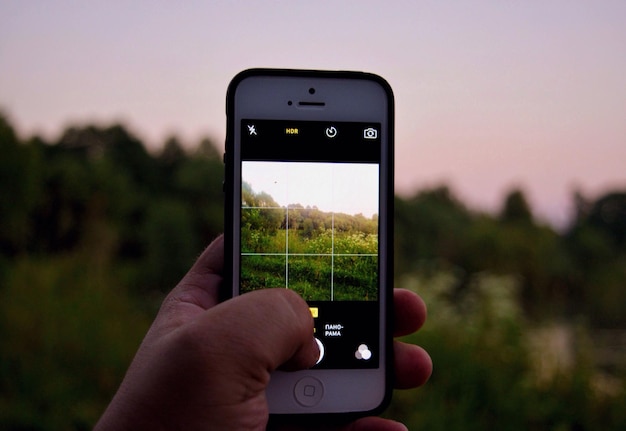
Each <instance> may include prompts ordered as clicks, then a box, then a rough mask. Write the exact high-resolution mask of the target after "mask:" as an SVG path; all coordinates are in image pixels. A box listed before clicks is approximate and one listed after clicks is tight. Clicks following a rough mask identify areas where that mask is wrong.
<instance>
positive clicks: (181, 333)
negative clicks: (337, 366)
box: [95, 237, 432, 431]
mask: <svg viewBox="0 0 626 431" xmlns="http://www.w3.org/2000/svg"><path fill="white" fill-rule="evenodd" d="M223 247H224V244H223V238H222V237H220V238H218V239H216V240H215V241H214V242H213V243H211V244H210V245H209V247H207V249H206V250H205V251H204V253H203V254H202V256H200V258H199V259H198V261H197V262H196V263H195V264H194V265H193V267H192V268H191V270H190V271H189V272H188V273H187V274H186V275H185V277H183V279H182V280H181V282H180V283H179V284H178V285H177V286H176V287H175V288H174V289H173V290H172V292H171V293H170V294H169V295H168V296H167V297H166V298H165V300H164V301H163V304H162V306H161V309H160V311H159V313H158V315H157V317H156V318H155V320H154V322H153V324H152V326H151V328H150V330H149V331H148V333H147V334H146V337H145V338H144V340H143V342H142V343H141V346H140V347H139V350H138V351H137V354H136V356H135V358H134V359H133V362H132V364H131V366H130V367H129V369H128V372H127V374H126V376H125V377H124V380H123V382H122V384H121V386H120V388H119V390H118V391H117V393H116V394H115V396H114V398H113V400H112V401H111V403H110V405H109V407H108V408H107V410H106V411H105V413H104V414H103V416H102V418H101V419H100V421H99V422H98V424H97V425H96V428H95V430H96V431H99V430H126V429H128V430H130V429H132V430H143V429H146V430H148V429H150V430H173V429H184V430H221V429H233V430H241V429H247V430H264V429H265V428H266V426H267V420H268V410H267V403H266V399H265V388H266V386H267V384H268V382H269V378H270V374H271V372H272V371H273V370H275V369H277V368H281V369H303V368H308V367H311V366H312V365H314V364H315V362H316V360H317V357H318V354H319V352H318V349H317V344H316V342H315V340H314V338H313V335H312V334H313V319H312V317H311V314H310V312H309V309H308V306H307V304H306V302H305V301H304V300H303V299H302V298H300V296H298V295H297V294H296V293H294V292H293V291H290V290H287V289H264V290H260V291H255V292H251V293H247V294H245V295H242V296H239V297H236V298H233V299H230V300H228V301H225V302H222V303H219V300H218V298H219V287H220V284H221V281H222V275H221V274H222V270H223V257H224V249H223ZM394 304H395V308H396V313H395V314H396V322H395V333H396V335H397V336H399V335H405V334H408V333H411V332H414V331H416V330H417V329H418V328H419V327H420V326H421V325H422V324H423V322H424V320H425V318H426V307H425V305H424V303H423V301H422V300H421V299H420V298H419V297H418V296H417V295H416V294H414V293H412V292H409V291H404V290H397V291H396V292H395V295H394ZM394 349H395V361H396V362H395V370H396V384H397V386H398V387H399V388H409V387H415V386H419V385H421V384H423V383H424V382H425V381H426V380H427V379H428V377H429V376H430V373H431V370H432V363H431V361H430V357H429V356H428V354H427V353H426V352H425V351H424V350H423V349H421V348H419V347H418V346H414V345H408V344H404V343H400V342H395V343H394ZM290 429H295V428H290ZM345 429H350V430H354V431H357V430H361V431H365V430H373V429H377V430H390V431H391V430H401V429H405V428H404V427H403V426H402V425H401V424H398V423H396V422H393V421H389V420H385V419H381V418H362V419H359V420H357V421H355V422H353V423H351V424H349V425H346V426H345Z"/></svg>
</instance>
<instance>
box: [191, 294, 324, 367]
mask: <svg viewBox="0 0 626 431" xmlns="http://www.w3.org/2000/svg"><path fill="white" fill-rule="evenodd" d="M197 323H198V324H199V326H200V327H204V331H203V332H204V334H206V335H209V334H211V333H212V334H213V335H211V336H210V338H211V339H210V340H206V342H207V343H208V344H209V345H211V344H213V345H212V346H211V347H212V348H211V350H212V351H219V352H223V353H222V355H221V356H222V358H221V359H222V360H224V361H226V362H227V364H225V365H226V367H229V366H230V367H233V366H234V364H236V365H237V367H238V368H240V371H243V372H245V373H246V374H247V375H248V376H253V377H256V378H263V379H264V378H265V377H267V378H268V379H269V373H271V372H272V371H274V370H275V369H276V368H279V367H283V368H288V369H303V368H309V367H311V366H313V365H314V364H315V362H316V361H317V359H318V357H319V350H318V347H317V343H316V342H315V339H314V338H313V317H312V316H311V312H310V310H309V307H308V305H307V303H306V302H305V301H304V300H303V299H302V298H301V297H300V296H299V295H298V294H297V293H295V292H293V291H291V290H288V289H262V290H257V291H253V292H250V293H246V294H244V295H241V296H238V297H236V298H233V299H230V300H228V301H225V302H223V303H221V304H219V305H217V306H215V307H213V308H212V309H210V310H208V311H207V312H206V313H205V314H204V315H203V316H202V318H201V319H199V321H198V322H197ZM207 329H208V330H207ZM216 331H217V332H218V333H217V334H216V333H215V332H216ZM215 344H217V345H215Z"/></svg>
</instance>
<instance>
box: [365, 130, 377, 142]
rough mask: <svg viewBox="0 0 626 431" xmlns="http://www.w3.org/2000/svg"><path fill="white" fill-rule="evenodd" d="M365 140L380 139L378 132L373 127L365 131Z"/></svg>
mask: <svg viewBox="0 0 626 431" xmlns="http://www.w3.org/2000/svg"><path fill="white" fill-rule="evenodd" d="M363 138H365V139H376V138H378V130H376V129H374V128H373V127H368V128H367V129H364V130H363Z"/></svg>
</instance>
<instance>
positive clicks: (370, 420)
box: [267, 416, 407, 431]
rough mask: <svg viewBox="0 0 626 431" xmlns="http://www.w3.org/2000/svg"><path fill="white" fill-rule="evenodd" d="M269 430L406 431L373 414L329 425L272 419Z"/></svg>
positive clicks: (390, 421)
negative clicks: (286, 422) (281, 421)
mask: <svg viewBox="0 0 626 431" xmlns="http://www.w3.org/2000/svg"><path fill="white" fill-rule="evenodd" d="M267 430H268V431H406V430H407V428H406V426H405V425H403V424H402V423H400V422H396V421H393V420H390V419H383V418H380V417H376V416H372V417H365V418H360V419H357V420H356V421H353V422H350V423H347V424H341V425H339V424H335V425H332V424H331V425H329V424H328V421H326V422H324V421H320V420H310V419H309V420H308V421H307V423H302V421H301V422H299V423H294V424H285V423H277V421H276V420H272V419H270V423H269V425H268V427H267Z"/></svg>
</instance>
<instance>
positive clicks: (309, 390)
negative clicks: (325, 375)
mask: <svg viewBox="0 0 626 431" xmlns="http://www.w3.org/2000/svg"><path fill="white" fill-rule="evenodd" d="M293 396H294V398H295V399H296V401H297V402H298V404H300V405H301V406H304V407H314V406H316V405H317V404H319V402H320V401H321V400H322V398H323V397H324V385H323V384H322V382H320V381H319V380H317V379H316V378H314V377H303V378H302V379H300V380H298V383H296V385H295V386H294V388H293Z"/></svg>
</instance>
